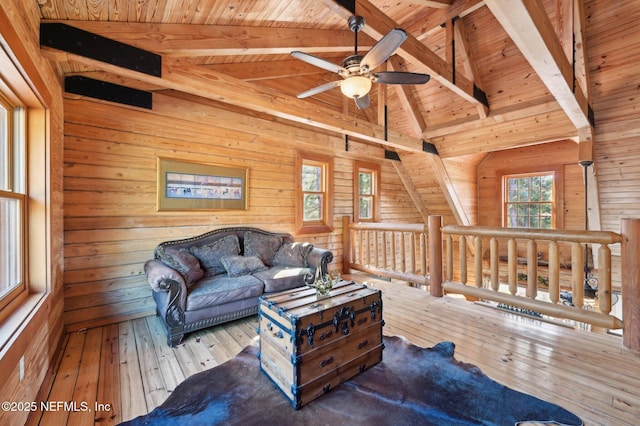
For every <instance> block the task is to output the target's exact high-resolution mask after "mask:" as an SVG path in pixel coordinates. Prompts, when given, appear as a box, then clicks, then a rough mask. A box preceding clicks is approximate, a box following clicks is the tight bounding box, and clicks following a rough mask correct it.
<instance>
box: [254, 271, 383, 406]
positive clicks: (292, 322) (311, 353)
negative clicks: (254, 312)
mask: <svg viewBox="0 0 640 426" xmlns="http://www.w3.org/2000/svg"><path fill="white" fill-rule="evenodd" d="M258 316H259V322H260V329H259V332H260V354H259V356H260V368H261V370H262V371H263V372H264V373H265V374H267V376H269V377H270V378H271V380H272V381H273V382H274V383H275V384H276V385H277V386H278V387H279V388H280V390H281V391H282V392H283V393H284V394H285V396H286V397H287V398H288V399H289V401H290V402H291V405H292V406H293V407H294V408H296V409H298V408H300V407H302V406H303V405H305V404H307V403H309V402H310V401H312V400H314V399H315V398H317V397H319V396H321V395H323V394H324V393H326V392H328V391H330V390H331V389H333V388H335V387H336V386H338V385H339V384H340V383H342V382H344V381H346V380H349V379H350V378H352V377H354V376H355V375H357V374H358V373H360V372H362V371H364V370H366V369H367V368H369V367H371V366H373V365H375V364H377V363H378V362H380V361H381V360H382V349H383V345H382V326H383V325H384V321H383V320H382V298H381V292H380V290H375V289H372V288H369V287H367V286H365V285H362V284H355V283H353V282H347V281H342V282H340V283H339V284H338V285H337V286H335V287H334V288H333V289H332V290H331V292H330V294H329V296H328V297H326V298H318V296H316V292H315V290H314V289H312V288H297V289H292V290H287V291H284V292H280V293H276V294H272V295H265V296H263V297H262V298H261V299H260V306H259V313H258Z"/></svg>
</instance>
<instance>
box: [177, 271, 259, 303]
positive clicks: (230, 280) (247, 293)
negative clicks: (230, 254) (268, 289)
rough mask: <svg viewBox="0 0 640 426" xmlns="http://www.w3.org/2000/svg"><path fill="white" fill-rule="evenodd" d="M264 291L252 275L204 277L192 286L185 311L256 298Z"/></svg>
mask: <svg viewBox="0 0 640 426" xmlns="http://www.w3.org/2000/svg"><path fill="white" fill-rule="evenodd" d="M263 291H264V284H263V283H262V281H260V280H259V279H257V278H256V277H254V276H253V275H243V276H241V277H229V276H227V275H226V274H222V275H216V276H213V277H205V278H203V279H201V280H200V281H198V282H197V283H196V284H194V285H193V286H192V287H191V289H190V291H189V297H187V308H186V310H187V311H194V310H198V309H204V308H209V307H211V306H216V305H222V304H224V303H229V302H234V301H236V300H242V299H247V298H251V297H258V296H260V295H261V294H262V293H263Z"/></svg>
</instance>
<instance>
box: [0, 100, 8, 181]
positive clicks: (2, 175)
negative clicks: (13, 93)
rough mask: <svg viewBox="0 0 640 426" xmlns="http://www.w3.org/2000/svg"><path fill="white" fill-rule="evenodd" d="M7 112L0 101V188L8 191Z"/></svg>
mask: <svg viewBox="0 0 640 426" xmlns="http://www.w3.org/2000/svg"><path fill="white" fill-rule="evenodd" d="M9 156H10V154H9V114H8V111H7V108H6V107H5V106H4V105H3V104H2V103H0V189H3V190H5V191H9V190H10V189H11V188H10V184H9V171H10V170H11V168H10V167H9Z"/></svg>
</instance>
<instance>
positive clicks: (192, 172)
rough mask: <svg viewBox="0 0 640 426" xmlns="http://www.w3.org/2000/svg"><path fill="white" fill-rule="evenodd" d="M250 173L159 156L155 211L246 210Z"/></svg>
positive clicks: (241, 169)
mask: <svg viewBox="0 0 640 426" xmlns="http://www.w3.org/2000/svg"><path fill="white" fill-rule="evenodd" d="M248 174H249V170H248V169H246V168H239V167H228V166H223V165H219V164H209V163H199V162H192V161H183V160H176V159H170V158H162V157H158V205H157V208H158V211H172V210H174V211H175V210H246V209H247V206H248V200H247V183H248V181H247V179H248Z"/></svg>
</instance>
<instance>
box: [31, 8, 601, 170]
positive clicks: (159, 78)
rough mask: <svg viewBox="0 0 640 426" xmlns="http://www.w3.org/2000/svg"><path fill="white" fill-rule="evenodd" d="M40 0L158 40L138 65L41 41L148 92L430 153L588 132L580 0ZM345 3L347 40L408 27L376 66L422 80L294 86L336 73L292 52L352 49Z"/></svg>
mask: <svg viewBox="0 0 640 426" xmlns="http://www.w3.org/2000/svg"><path fill="white" fill-rule="evenodd" d="M38 3H39V6H40V11H41V17H42V22H43V24H45V25H48V24H52V23H60V22H63V23H65V24H68V25H70V26H72V27H75V28H78V29H81V30H84V31H87V32H89V33H92V34H96V35H99V36H103V37H106V38H108V39H111V40H115V41H118V42H121V43H124V44H126V45H130V46H135V47H137V48H140V49H144V50H146V51H149V52H153V53H156V54H158V55H160V57H161V61H162V64H161V75H150V74H146V73H144V72H140V71H138V70H135V69H130V68H127V67H123V66H119V65H117V64H116V65H114V64H113V63H109V61H108V60H105V59H104V58H103V57H102V56H101V52H98V53H97V55H96V56H94V57H91V56H92V55H86V54H83V53H82V52H80V53H79V52H78V51H76V50H74V49H73V48H71V49H67V48H64V47H60V46H58V45H55V43H53V46H52V45H51V43H48V42H46V41H44V42H43V51H45V52H46V53H47V54H48V56H49V57H50V58H51V59H52V60H53V61H55V63H56V64H57V66H58V69H59V71H60V73H61V74H63V75H65V76H72V75H84V76H87V77H90V78H93V79H97V80H103V81H107V82H111V83H117V84H120V85H123V86H126V87H130V88H136V89H142V90H145V91H151V92H152V91H158V90H177V91H183V92H186V93H191V94H196V95H199V96H203V97H207V98H210V99H213V100H216V101H220V102H223V103H227V104H230V105H233V106H235V107H240V108H244V109H246V110H248V111H250V112H253V113H256V114H258V113H259V114H268V115H272V116H274V117H278V118H280V119H286V120H292V121H295V122H297V123H301V124H303V125H308V126H313V127H316V128H318V129H322V131H328V132H336V133H343V134H348V135H350V136H351V137H354V138H357V139H359V140H362V141H365V142H370V143H376V144H382V145H386V146H387V147H388V148H390V149H395V150H406V151H411V152H422V151H423V149H424V147H425V143H424V142H427V143H428V145H430V146H431V147H433V146H435V148H436V149H437V152H438V153H439V155H440V157H442V158H447V157H456V156H461V155H467V154H475V153H482V152H490V151H495V150H502V149H508V148H513V147H518V146H524V145H531V144H537V143H543V142H549V141H555V140H562V139H573V140H575V141H576V142H585V141H589V140H590V139H591V133H592V129H591V128H592V125H591V122H590V115H589V105H588V103H589V93H588V87H589V84H588V72H587V69H588V67H587V66H586V65H585V64H584V55H585V44H584V42H583V37H584V34H583V30H582V29H583V26H584V23H583V11H582V10H581V4H582V1H574V0H484V1H481V0H356V1H353V0H352V1H338V0H290V1H285V0H205V1H192V2H185V1H170V0H164V1H162V0H140V1H135V2H129V1H115V0H76V1H69V0H47V1H39V2H38ZM354 3H355V13H356V14H358V15H360V16H363V17H364V18H365V20H366V24H365V27H364V28H363V30H362V31H361V32H360V33H359V35H358V50H359V53H361V54H362V53H365V52H366V51H368V50H369V49H370V48H371V46H373V45H374V43H375V42H376V41H377V40H379V39H380V38H382V36H384V35H385V34H386V33H387V32H388V31H389V30H391V29H392V28H402V29H404V30H405V31H406V32H407V33H408V35H409V36H408V38H407V40H406V41H405V42H404V43H403V44H402V45H401V46H400V48H399V49H398V50H397V51H396V54H395V55H394V56H392V57H391V58H390V59H389V60H388V61H387V63H386V64H383V65H382V66H381V67H379V69H378V71H380V70H383V69H384V68H385V67H386V68H387V69H388V70H393V71H409V72H418V73H428V74H430V75H431V80H430V81H429V82H428V83H427V84H424V85H415V86H414V85H382V84H377V83H374V84H373V88H372V91H371V100H372V102H371V106H370V107H369V108H366V109H363V110H359V109H357V108H356V107H355V104H354V102H353V100H351V99H348V98H346V97H345V96H343V95H342V94H341V92H340V89H339V88H335V89H331V90H328V91H325V92H322V93H319V94H318V95H315V96H312V97H309V98H305V99H298V98H296V95H297V94H298V93H300V92H303V91H306V90H308V89H311V88H313V87H316V86H319V85H322V84H325V83H329V82H331V81H335V80H338V79H340V76H338V75H337V74H335V73H332V72H329V71H326V70H324V69H322V68H318V67H315V66H312V65H310V64H308V63H305V62H303V61H300V60H297V59H295V58H293V57H292V56H291V55H290V52H291V51H293V50H299V51H302V52H306V53H310V54H313V55H315V56H318V57H321V58H323V59H326V60H328V61H330V62H333V63H336V64H341V63H342V61H343V59H344V58H345V57H347V56H349V55H351V54H353V53H354V52H353V49H354V33H353V32H352V31H351V30H350V29H349V28H348V25H347V20H348V18H349V16H351V15H352V14H353V8H354ZM574 40H575V43H574ZM73 42H74V41H73V40H72V43H73ZM75 42H76V44H78V43H80V44H85V43H87V41H86V40H80V41H75ZM94 50H98V49H94ZM384 106H386V111H387V113H386V115H387V119H386V122H387V129H388V133H387V136H386V138H385V132H384V126H383V124H384V115H385V114H384V111H385V108H384ZM385 139H386V140H385Z"/></svg>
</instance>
